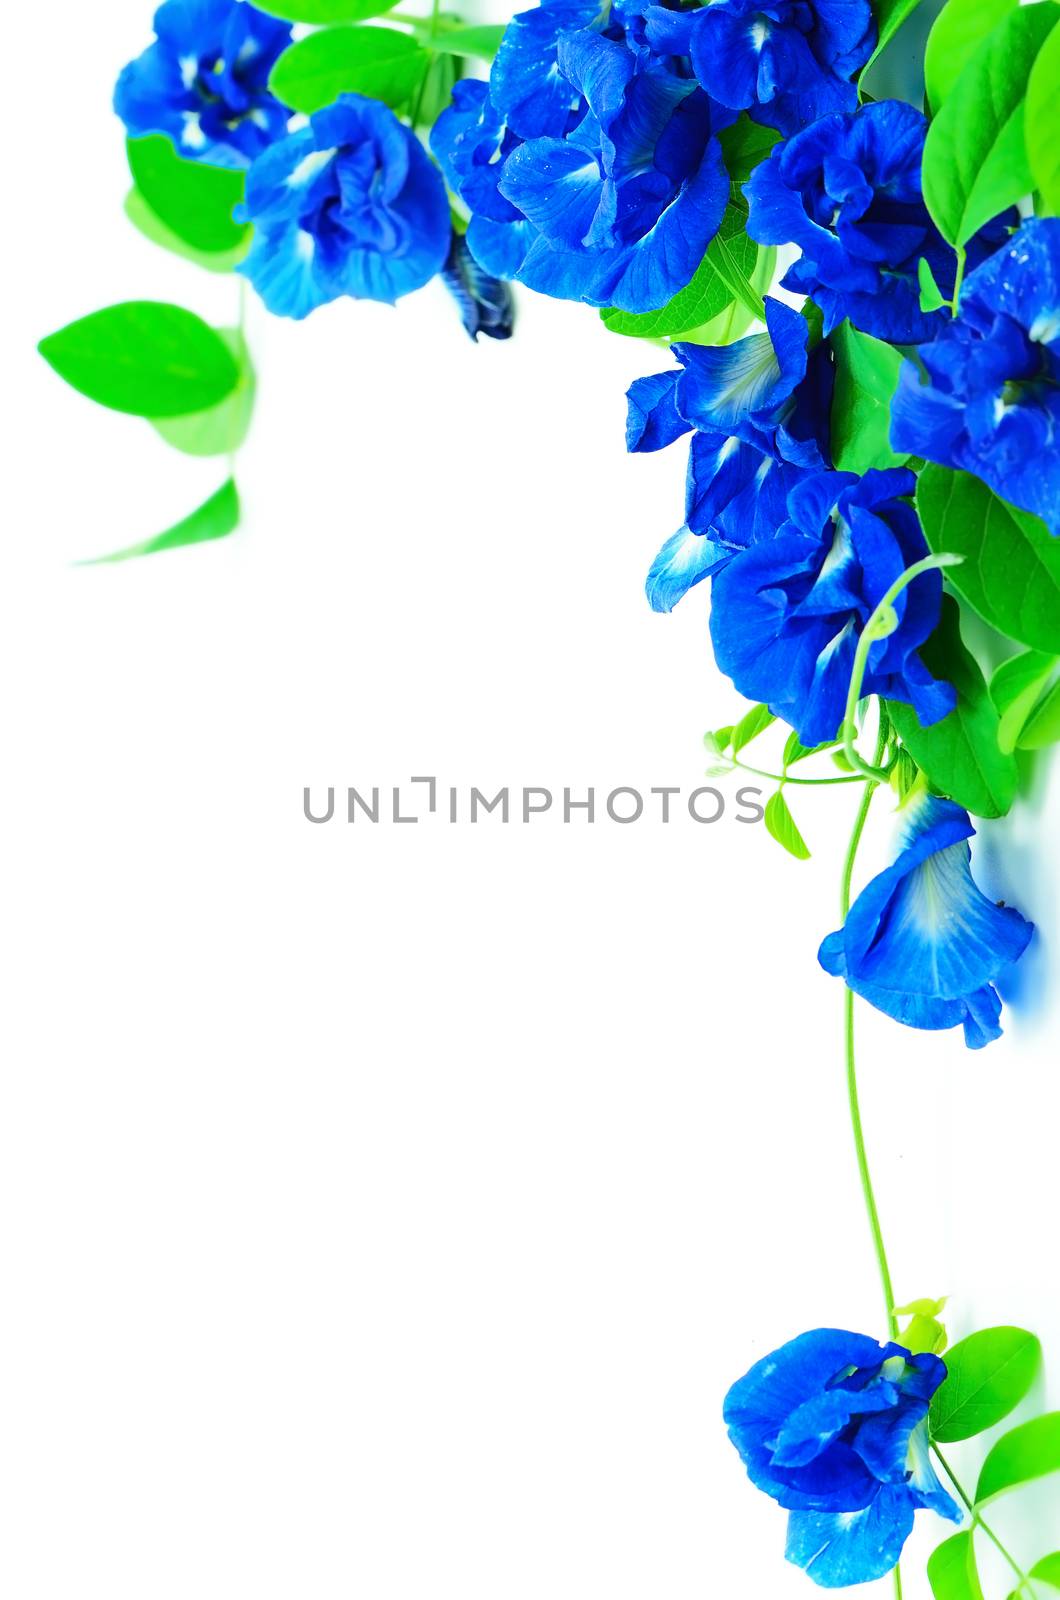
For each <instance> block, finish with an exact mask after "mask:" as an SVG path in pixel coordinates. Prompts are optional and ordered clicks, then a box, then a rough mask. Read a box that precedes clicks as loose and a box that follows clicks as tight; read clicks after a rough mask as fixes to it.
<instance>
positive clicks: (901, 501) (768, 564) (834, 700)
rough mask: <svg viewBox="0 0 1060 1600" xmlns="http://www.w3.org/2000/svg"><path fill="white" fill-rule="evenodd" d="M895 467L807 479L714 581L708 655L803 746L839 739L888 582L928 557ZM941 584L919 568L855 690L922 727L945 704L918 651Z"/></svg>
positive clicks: (949, 700) (948, 694)
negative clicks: (774, 523)
mask: <svg viewBox="0 0 1060 1600" xmlns="http://www.w3.org/2000/svg"><path fill="white" fill-rule="evenodd" d="M915 482H916V480H915V478H914V475H913V474H912V473H911V472H909V471H907V470H905V469H904V468H897V469H892V470H889V471H886V472H880V471H877V470H875V469H874V470H873V471H871V472H867V473H866V474H865V476H864V477H863V478H858V477H857V476H856V475H855V474H854V473H850V472H818V473H811V474H809V475H807V476H806V477H804V478H803V479H802V480H801V481H800V482H799V483H797V484H796V485H795V487H794V488H793V489H792V490H791V491H790V493H789V494H788V517H787V520H786V521H785V522H784V523H783V524H782V525H781V527H780V528H779V529H778V531H777V533H776V535H775V536H774V537H773V538H771V539H766V540H764V541H763V542H761V543H759V544H752V545H751V546H750V547H749V548H748V549H746V550H743V551H740V552H739V553H738V554H737V555H735V556H734V557H733V558H732V560H731V561H730V562H729V563H728V565H727V566H725V567H724V568H723V569H722V570H721V571H720V572H719V573H718V574H717V576H716V577H715V579H714V586H713V596H712V602H711V617H710V631H711V637H712V639H713V641H714V654H715V656H716V658H717V662H718V665H719V667H720V668H721V670H722V671H723V672H724V673H726V674H727V675H728V676H729V677H730V678H731V679H732V681H733V683H734V684H735V685H736V687H737V689H739V691H740V693H741V694H743V695H746V696H747V698H748V699H749V700H759V701H761V702H763V703H764V704H766V705H768V706H769V709H770V710H771V711H772V712H773V713H774V715H775V716H778V717H782V718H783V719H784V721H785V722H788V723H790V725H791V726H792V727H793V728H794V729H795V731H796V733H797V734H798V736H799V739H800V741H801V742H802V743H803V744H804V745H806V746H807V748H810V749H812V748H813V747H814V746H815V745H819V744H827V743H828V742H829V741H830V740H832V739H834V738H835V737H836V735H837V733H838V731H839V728H840V726H841V724H842V721H843V716H844V713H845V710H846V697H847V690H848V687H849V684H850V678H851V673H852V670H853V666H854V653H855V651H856V649H857V644H858V640H859V638H860V636H861V633H862V631H863V629H864V627H865V625H866V623H867V622H868V621H869V618H870V617H871V616H872V613H873V612H874V611H875V609H876V606H877V605H878V604H879V602H880V601H881V600H882V599H883V597H884V595H885V594H886V593H887V591H888V590H889V589H890V587H891V585H892V584H893V583H895V581H896V580H897V579H898V578H899V577H900V576H901V575H902V573H903V572H905V570H906V569H907V568H908V567H910V566H912V565H913V564H914V563H915V562H917V561H920V560H922V559H923V558H924V557H925V556H926V555H927V553H928V550H927V543H926V541H925V539H924V535H923V533H922V531H921V528H920V524H919V522H918V521H917V519H916V516H915V514H914V512H913V510H912V508H911V507H910V506H909V505H908V504H906V500H905V497H906V496H909V495H911V494H912V493H913V489H914V485H915ZM941 603H942V579H941V576H940V574H939V573H938V571H936V570H929V571H927V572H925V573H922V574H920V575H919V576H918V577H916V578H914V579H913V581H912V582H911V583H909V584H907V586H906V587H905V589H904V590H903V591H902V592H901V594H899V596H898V598H897V600H896V601H895V602H894V612H895V617H896V627H895V628H894V631H893V632H892V633H891V634H889V635H888V636H887V637H886V638H882V639H877V640H876V641H875V642H874V643H873V644H872V645H871V647H870V649H869V655H868V667H867V671H866V674H865V680H864V693H865V694H880V695H886V696H887V697H888V698H889V699H891V700H901V701H903V702H905V703H906V704H909V705H912V706H913V707H914V709H915V711H916V713H917V716H918V718H919V719H920V722H921V724H922V725H923V726H924V727H929V726H930V725H931V724H932V723H935V722H938V721H939V720H940V719H941V718H942V717H944V716H946V715H947V714H948V713H949V712H950V711H952V710H953V708H954V706H955V704H956V696H955V694H954V691H953V689H952V687H951V686H950V685H949V684H944V683H939V682H937V681H936V680H935V679H934V678H933V677H932V676H931V674H930V672H929V671H928V669H927V667H926V666H925V665H924V663H923V661H922V660H921V659H920V656H919V655H918V654H917V651H918V649H919V647H920V646H921V645H922V644H923V643H924V642H925V640H927V639H928V638H929V637H930V635H931V634H932V633H933V632H934V629H935V627H936V625H937V623H938V620H939V614H940V610H941Z"/></svg>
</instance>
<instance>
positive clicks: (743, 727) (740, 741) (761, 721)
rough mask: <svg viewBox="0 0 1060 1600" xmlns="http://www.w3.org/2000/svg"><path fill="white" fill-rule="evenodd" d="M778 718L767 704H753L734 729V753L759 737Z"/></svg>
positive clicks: (732, 740) (732, 739) (732, 743)
mask: <svg viewBox="0 0 1060 1600" xmlns="http://www.w3.org/2000/svg"><path fill="white" fill-rule="evenodd" d="M776 720H777V719H776V717H775V716H774V715H773V713H772V711H770V710H769V709H768V708H767V707H766V706H752V707H751V709H750V711H748V712H747V714H746V716H743V717H741V718H740V720H739V722H738V723H737V724H736V726H735V728H733V730H732V738H731V740H730V743H731V745H732V753H733V755H736V754H737V753H738V752H739V751H740V750H742V749H743V747H744V745H747V744H750V743H751V740H752V739H757V738H758V735H759V734H760V733H765V731H766V729H767V728H771V727H772V726H773V724H774V722H776Z"/></svg>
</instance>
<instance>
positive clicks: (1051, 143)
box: [1024, 29, 1060, 216]
mask: <svg viewBox="0 0 1060 1600" xmlns="http://www.w3.org/2000/svg"><path fill="white" fill-rule="evenodd" d="M1058 102H1060V30H1056V29H1054V31H1053V32H1052V33H1051V34H1050V35H1049V37H1048V39H1046V41H1045V43H1044V44H1043V45H1042V48H1041V50H1040V51H1039V53H1038V59H1037V61H1036V62H1035V63H1034V66H1033V67H1032V69H1031V75H1030V80H1029V82H1028V84H1027V106H1026V115H1025V120H1024V134H1025V137H1026V141H1027V158H1028V160H1029V162H1030V168H1031V172H1032V173H1033V174H1034V181H1035V183H1036V184H1037V186H1038V189H1039V190H1040V192H1041V197H1042V201H1043V207H1044V210H1045V211H1046V212H1051V213H1052V214H1053V215H1054V216H1055V215H1056V214H1057V212H1060V137H1058V136H1057V125H1056V108H1057V104H1058Z"/></svg>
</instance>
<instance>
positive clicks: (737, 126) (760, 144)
mask: <svg viewBox="0 0 1060 1600" xmlns="http://www.w3.org/2000/svg"><path fill="white" fill-rule="evenodd" d="M718 139H719V140H720V142H721V154H722V159H723V160H724V162H725V169H726V171H727V172H728V174H729V178H730V179H731V181H732V182H733V183H735V184H741V183H746V182H747V179H748V178H749V177H750V176H751V174H752V172H753V171H754V169H755V168H756V167H757V166H758V164H759V162H761V161H764V160H765V159H766V157H767V156H768V154H769V152H770V151H771V150H772V148H773V146H774V145H775V144H776V143H777V142H778V141H779V139H780V134H779V133H778V132H777V130H776V129H775V128H766V127H763V126H762V124H761V123H759V122H752V121H751V119H750V117H749V116H748V115H747V112H746V111H741V112H740V115H739V116H738V117H737V119H736V121H735V122H734V123H732V124H731V126H730V127H728V128H722V130H721V132H720V133H719V134H718Z"/></svg>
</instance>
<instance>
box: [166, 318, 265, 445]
mask: <svg viewBox="0 0 1060 1600" xmlns="http://www.w3.org/2000/svg"><path fill="white" fill-rule="evenodd" d="M217 331H218V333H219V334H220V335H221V338H222V339H223V340H224V341H225V343H226V344H227V345H228V348H229V349H230V350H231V352H232V354H233V356H234V357H235V360H236V365H237V366H238V368H239V382H238V383H237V384H236V387H235V388H234V389H233V390H232V393H231V394H230V395H228V396H227V397H226V398H225V399H224V400H222V401H221V404H220V405H219V406H212V407H211V408H210V409H209V410H208V411H196V412H193V413H192V414H191V416H187V417H164V418H161V417H160V418H156V419H154V420H153V421H152V422H151V426H152V427H153V428H156V429H157V430H158V432H159V433H160V434H161V436H162V438H163V439H164V440H165V441H166V443H167V444H170V445H172V446H173V448H174V450H181V451H183V453H184V454H185V455H188V456H230V455H234V454H235V452H236V451H237V450H238V449H240V448H241V446H242V444H243V441H244V440H245V439H246V436H247V433H248V431H249V429H250V423H251V419H252V417H253V415H254V400H255V395H256V390H257V381H256V377H255V373H254V365H253V363H252V361H251V359H250V351H249V350H248V348H247V342H246V340H245V339H244V337H243V335H242V333H240V331H239V329H238V328H219V329H218V330H217Z"/></svg>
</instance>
